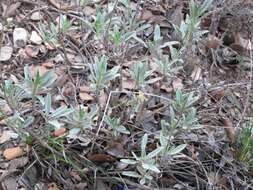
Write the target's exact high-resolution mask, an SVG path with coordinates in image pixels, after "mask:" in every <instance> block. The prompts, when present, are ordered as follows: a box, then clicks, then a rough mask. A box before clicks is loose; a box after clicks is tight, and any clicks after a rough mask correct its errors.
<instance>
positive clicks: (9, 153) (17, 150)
mask: <svg viewBox="0 0 253 190" xmlns="http://www.w3.org/2000/svg"><path fill="white" fill-rule="evenodd" d="M23 154H24V150H23V149H22V148H21V147H19V146H18V147H14V148H7V149H5V150H4V152H3V156H4V157H5V159H6V160H12V159H14V158H17V157H19V156H22V155H23Z"/></svg>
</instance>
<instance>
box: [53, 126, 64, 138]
mask: <svg viewBox="0 0 253 190" xmlns="http://www.w3.org/2000/svg"><path fill="white" fill-rule="evenodd" d="M66 131H67V129H66V128H64V127H61V128H59V129H57V130H55V132H54V136H55V137H60V136H62V135H64V134H65V133H66Z"/></svg>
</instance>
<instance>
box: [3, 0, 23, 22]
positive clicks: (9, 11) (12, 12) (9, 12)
mask: <svg viewBox="0 0 253 190" xmlns="http://www.w3.org/2000/svg"><path fill="white" fill-rule="evenodd" d="M20 5H21V2H16V3H14V4H11V5H10V6H9V7H8V8H7V9H6V12H5V14H4V15H3V17H5V18H8V17H11V16H14V15H15V13H16V10H17V9H18V8H19V7H20Z"/></svg>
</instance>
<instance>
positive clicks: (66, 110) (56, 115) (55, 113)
mask: <svg viewBox="0 0 253 190" xmlns="http://www.w3.org/2000/svg"><path fill="white" fill-rule="evenodd" d="M73 111H74V110H73V109H71V108H66V107H59V108H57V109H56V110H55V111H53V113H52V114H51V115H50V117H51V118H60V117H63V116H67V115H69V114H70V113H72V112H73Z"/></svg>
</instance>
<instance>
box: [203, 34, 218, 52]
mask: <svg viewBox="0 0 253 190" xmlns="http://www.w3.org/2000/svg"><path fill="white" fill-rule="evenodd" d="M219 45H220V40H219V39H218V38H217V37H216V36H209V37H208V39H207V41H206V46H207V47H208V48H210V49H217V48H218V46H219Z"/></svg>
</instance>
